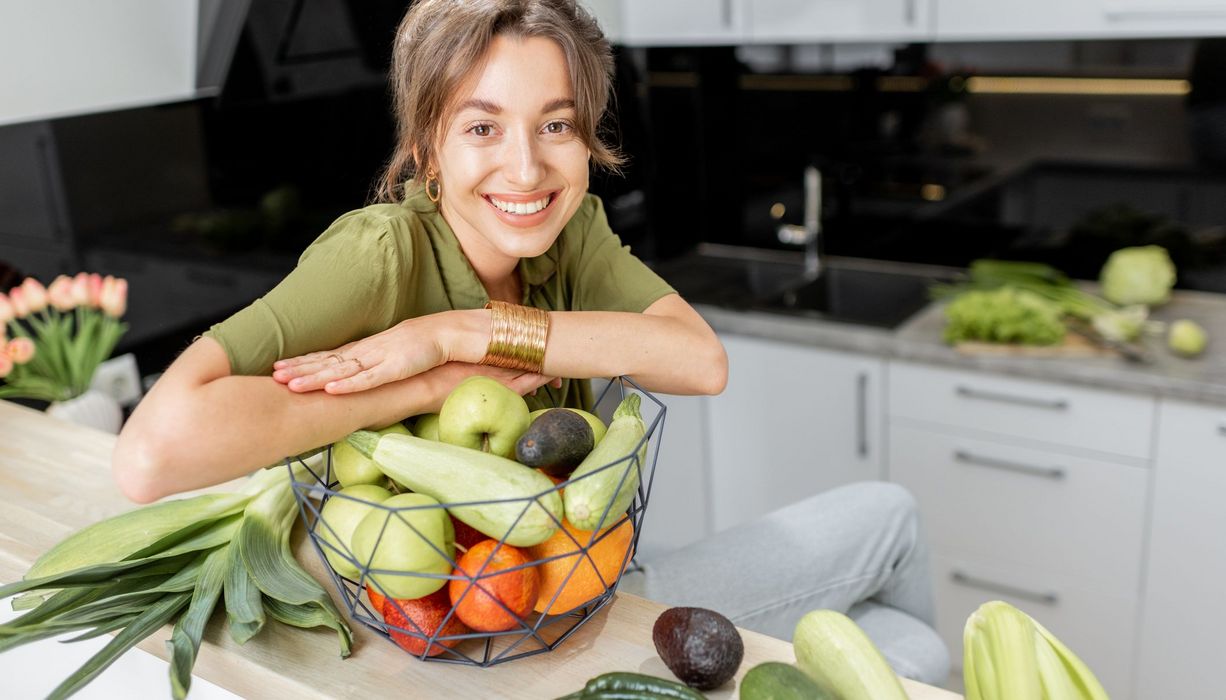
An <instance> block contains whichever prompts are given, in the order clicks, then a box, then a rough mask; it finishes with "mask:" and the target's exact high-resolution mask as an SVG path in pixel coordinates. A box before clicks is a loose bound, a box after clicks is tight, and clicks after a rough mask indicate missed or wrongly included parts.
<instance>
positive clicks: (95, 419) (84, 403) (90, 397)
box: [47, 389, 123, 434]
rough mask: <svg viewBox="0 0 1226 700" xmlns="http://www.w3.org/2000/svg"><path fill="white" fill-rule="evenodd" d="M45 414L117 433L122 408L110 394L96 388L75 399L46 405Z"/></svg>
mask: <svg viewBox="0 0 1226 700" xmlns="http://www.w3.org/2000/svg"><path fill="white" fill-rule="evenodd" d="M47 415H49V416H55V417H56V418H59V419H60V420H65V421H68V422H70V423H76V424H77V425H86V426H89V427H91V428H97V429H98V430H102V431H105V432H108V433H111V434H118V433H119V428H120V426H122V425H123V410H122V409H121V408H120V407H119V402H118V401H116V400H115V398H114V397H113V396H111V395H110V394H107V393H105V392H102V391H98V390H96V389H90V390H89V391H86V392H85V393H84V394H81V395H80V396H78V397H76V398H75V399H68V400H67V401H56V402H55V403H53V404H51V405H50V406H48V407H47Z"/></svg>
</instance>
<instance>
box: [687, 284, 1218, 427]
mask: <svg viewBox="0 0 1226 700" xmlns="http://www.w3.org/2000/svg"><path fill="white" fill-rule="evenodd" d="M696 308H697V309H698V311H699V313H701V314H702V316H703V317H704V318H706V319H707V322H708V323H710V324H711V326H712V327H713V328H714V329H715V330H716V331H717V332H720V333H733V334H739V335H750V336H757V337H762V338H768V339H771V340H781V341H787V342H793V343H800V344H803V345H809V346H814V347H823V348H829V349H832V350H843V351H847V352H856V353H865V354H874V355H880V356H882V357H886V358H891V359H898V360H909V361H915V362H925V363H929V364H935V365H943V366H948V367H954V368H958V369H971V370H980V371H984V372H993V373H996V374H1002V375H1013V376H1018V377H1028V378H1032V379H1040V380H1046V381H1053V382H1062V383H1068V384H1077V385H1082V386H1089V387H1098V388H1103V389H1113V390H1117V391H1127V392H1133V393H1140V394H1146V395H1150V396H1159V397H1169V398H1176V399H1185V400H1189V401H1201V402H1206V403H1213V404H1217V405H1226V295H1221V294H1213V293H1207V292H1191V291H1175V292H1174V294H1173V296H1172V299H1171V301H1170V303H1168V304H1166V305H1164V306H1162V307H1159V308H1157V309H1155V310H1154V311H1153V313H1152V315H1151V318H1152V319H1154V320H1159V321H1170V320H1174V319H1178V318H1190V319H1192V320H1194V321H1196V322H1198V323H1200V324H1201V325H1202V326H1204V327H1205V330H1206V331H1208V333H1209V338H1210V342H1209V348H1208V350H1207V351H1206V352H1205V353H1204V354H1203V355H1201V356H1200V357H1198V358H1194V359H1185V358H1181V357H1177V356H1175V355H1173V354H1172V353H1170V352H1169V351H1168V350H1167V349H1166V346H1165V343H1166V340H1165V336H1160V337H1155V338H1149V339H1147V340H1146V346H1145V347H1146V348H1147V349H1148V351H1149V354H1150V356H1151V358H1152V362H1150V363H1148V364H1138V363H1135V362H1130V361H1128V360H1125V359H1122V358H1116V357H1092V358H1076V359H1070V358H1060V359H1056V358H1033V357H1001V356H968V355H964V354H962V353H959V352H957V351H955V350H954V349H953V348H951V347H949V346H948V345H946V344H945V343H944V342H943V341H942V340H941V332H942V330H943V329H944V327H945V319H944V305H943V303H940V302H934V303H932V304H930V305H928V306H927V307H926V308H925V309H923V310H922V311H920V312H918V313H917V314H915V315H914V316H912V317H911V318H910V319H909V320H908V321H907V322H905V323H904V324H903V325H902V326H900V327H899V328H897V329H893V330H885V329H880V328H873V327H869V326H861V325H856V324H850V323H837V322H833V321H823V320H820V319H814V318H801V317H794V316H787V315H783V314H774V313H766V312H759V311H741V310H735V311H734V310H730V309H725V308H720V307H715V306H707V305H697V306H696Z"/></svg>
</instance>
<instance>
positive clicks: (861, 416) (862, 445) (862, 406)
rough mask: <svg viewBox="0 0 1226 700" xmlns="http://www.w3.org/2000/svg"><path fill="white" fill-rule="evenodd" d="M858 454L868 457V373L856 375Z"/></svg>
mask: <svg viewBox="0 0 1226 700" xmlns="http://www.w3.org/2000/svg"><path fill="white" fill-rule="evenodd" d="M856 454H857V455H859V456H860V457H862V458H863V457H868V373H867V372H861V373H860V374H859V376H857V377H856Z"/></svg>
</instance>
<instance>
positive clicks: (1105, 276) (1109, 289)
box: [1098, 245, 1175, 306]
mask: <svg viewBox="0 0 1226 700" xmlns="http://www.w3.org/2000/svg"><path fill="white" fill-rule="evenodd" d="M1098 281H1099V282H1100V283H1101V284H1102V288H1103V296H1104V297H1106V298H1107V300H1108V301H1111V302H1114V303H1116V304H1121V305H1125V306H1127V305H1132V304H1145V305H1146V306H1155V305H1157V304H1164V303H1166V302H1167V301H1169V300H1170V298H1171V287H1173V286H1175V264H1174V263H1173V262H1171V256H1170V255H1168V254H1167V252H1166V249H1165V248H1163V247H1161V246H1156V245H1147V246H1138V247H1135V248H1121V249H1119V250H1117V251H1115V252H1114V253H1112V254H1111V257H1109V258H1107V264H1105V265H1103V269H1102V273H1101V274H1100V275H1099V278H1098Z"/></svg>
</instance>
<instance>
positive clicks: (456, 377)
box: [421, 362, 562, 413]
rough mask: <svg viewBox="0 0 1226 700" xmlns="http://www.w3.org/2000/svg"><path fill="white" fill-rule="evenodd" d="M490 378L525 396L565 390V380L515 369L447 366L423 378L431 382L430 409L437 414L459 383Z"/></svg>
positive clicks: (486, 366)
mask: <svg viewBox="0 0 1226 700" xmlns="http://www.w3.org/2000/svg"><path fill="white" fill-rule="evenodd" d="M478 375H480V376H485V377H489V378H491V379H493V380H495V381H497V382H499V383H500V384H502V385H503V386H505V387H507V388H508V389H510V390H511V391H514V392H515V393H517V394H519V395H520V396H523V395H525V394H535V393H536V390H537V389H539V388H541V387H543V386H545V385H546V384H549V385H551V386H553V387H555V388H560V387H561V386H562V380H561V379H558V378H557V377H547V376H545V375H543V374H535V373H532V372H522V371H520V370H516V369H505V368H502V367H493V366H490V365H475V364H471V363H468V362H448V363H446V364H443V365H439V366H438V367H435V368H434V369H432V370H430V371H429V372H426V373H425V374H423V375H421V376H422V378H423V379H429V381H430V387H431V390H430V393H431V394H432V395H433V396H435V400H434V401H433V404H432V405H431V406H430V410H429V411H428V412H430V413H438V411H439V409H440V408H442V406H443V400H444V399H446V398H447V395H448V394H450V393H451V390H452V389H455V388H456V386H457V385H459V383H460V382H462V381H464V380H465V379H468V378H469V377H474V376H478Z"/></svg>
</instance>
